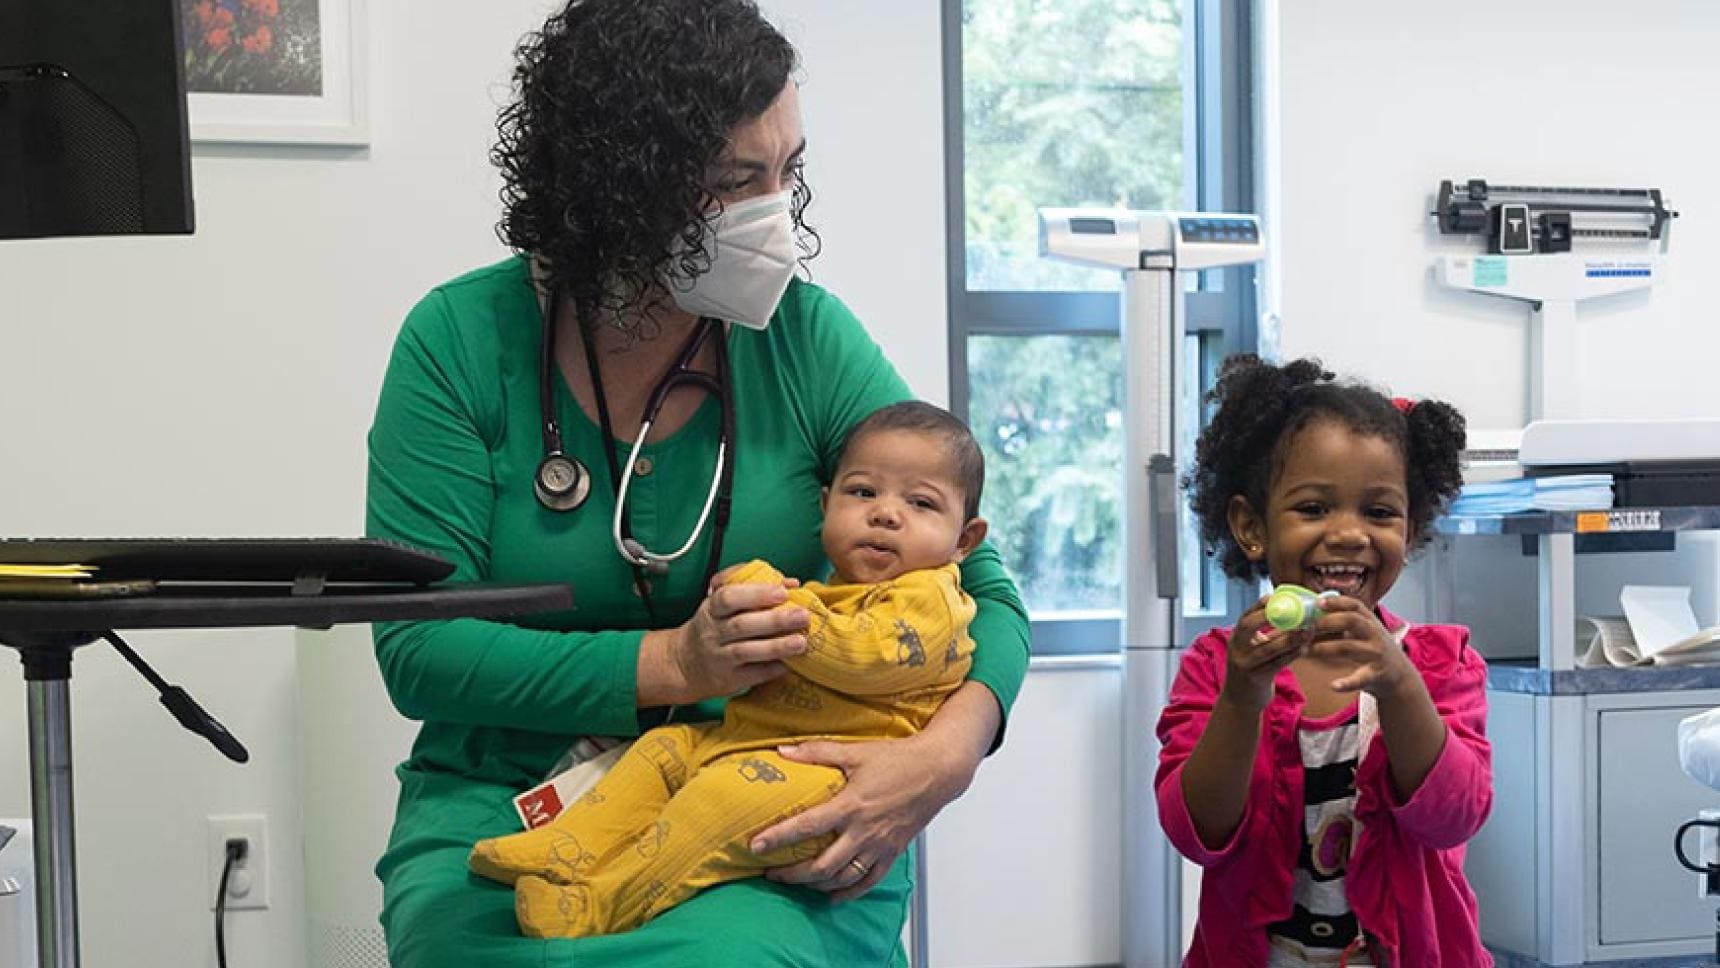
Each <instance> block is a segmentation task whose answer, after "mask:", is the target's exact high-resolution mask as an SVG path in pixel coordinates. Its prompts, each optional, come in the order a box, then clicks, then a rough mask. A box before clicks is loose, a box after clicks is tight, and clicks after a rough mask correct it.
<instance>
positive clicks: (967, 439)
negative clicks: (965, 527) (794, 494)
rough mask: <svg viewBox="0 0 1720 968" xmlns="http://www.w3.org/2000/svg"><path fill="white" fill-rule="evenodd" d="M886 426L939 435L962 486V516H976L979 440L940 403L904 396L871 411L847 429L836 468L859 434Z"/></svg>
mask: <svg viewBox="0 0 1720 968" xmlns="http://www.w3.org/2000/svg"><path fill="white" fill-rule="evenodd" d="M886 430H906V431H910V432H912V433H922V434H935V435H937V436H939V437H942V438H943V440H944V443H946V444H948V445H949V458H950V466H951V467H952V468H953V469H954V470H955V483H956V486H958V487H960V488H961V489H962V520H963V521H972V520H973V519H974V518H977V517H979V498H980V492H981V491H983V490H985V455H984V454H982V453H980V449H979V442H978V441H976V440H974V439H973V432H972V431H970V430H968V427H967V424H964V423H962V422H961V421H960V420H957V419H956V417H955V415H954V414H952V413H950V412H949V411H948V410H945V409H944V408H942V407H938V406H933V405H932V404H929V403H926V402H924V401H921V400H904V401H902V402H901V403H892V404H890V405H889V406H886V407H879V408H878V409H877V410H874V411H872V412H871V413H870V414H867V415H866V419H864V420H862V421H860V422H859V423H857V424H855V425H854V428H853V429H852V430H850V431H848V437H847V438H846V439H844V440H843V441H842V456H841V457H839V458H837V461H836V466H837V469H838V470H840V469H841V467H842V462H843V461H844V460H846V459H847V457H848V451H849V450H850V449H851V448H853V446H854V445H855V444H856V443H857V442H859V440H860V439H861V438H863V437H865V436H867V435H869V434H875V433H881V432H883V431H886Z"/></svg>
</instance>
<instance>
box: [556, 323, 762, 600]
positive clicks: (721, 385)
mask: <svg viewBox="0 0 1720 968" xmlns="http://www.w3.org/2000/svg"><path fill="white" fill-rule="evenodd" d="M549 302H550V311H549V314H548V318H547V319H546V320H545V322H544V330H543V355H542V359H541V360H539V373H538V376H539V381H538V390H539V393H538V397H539V401H538V402H539V405H540V411H541V416H542V418H543V448H544V456H543V460H542V461H540V462H539V463H538V467H537V474H536V475H535V477H534V479H533V482H532V484H533V490H534V491H535V492H536V494H537V499H538V502H539V503H540V504H542V505H543V506H544V507H545V508H548V509H549V510H551V511H571V510H573V509H575V508H577V507H579V506H580V505H582V504H584V503H585V500H586V498H588V497H590V496H591V472H590V471H589V470H588V469H587V468H586V466H585V463H584V462H583V461H581V460H580V459H579V458H578V457H574V456H570V455H569V454H568V453H567V452H566V451H565V450H564V449H563V448H562V436H561V424H560V422H559V421H558V420H557V419H556V408H555V334H556V330H557V328H558V324H559V322H560V317H561V304H562V302H563V299H562V298H561V297H560V295H559V294H552V295H551V296H550V299H549ZM579 331H580V337H581V339H582V340H583V342H584V344H585V361H586V365H587V367H589V369H590V371H591V385H592V390H593V395H594V396H595V397H596V398H597V416H598V420H599V422H600V423H601V425H602V427H603V445H604V446H603V455H604V457H605V458H606V460H607V462H608V464H609V479H610V482H611V483H612V484H613V485H614V487H615V516H614V518H613V520H612V521H611V524H610V536H611V538H612V539H613V540H614V542H615V550H616V552H617V553H618V554H620V555H621V558H622V560H623V561H626V562H627V563H628V564H629V565H631V566H632V567H633V568H634V570H635V572H636V575H635V577H636V579H637V585H638V587H639V589H640V591H641V595H642V597H643V596H644V595H645V593H646V590H647V589H648V585H647V584H646V583H645V582H644V580H643V574H644V573H645V572H650V573H653V574H659V575H660V574H664V573H666V572H667V571H668V570H669V564H670V562H673V561H675V560H676V559H678V558H681V557H683V556H684V555H686V554H687V552H689V551H691V550H693V545H695V544H697V543H698V540H699V535H701V534H703V533H704V530H705V525H706V523H707V522H709V521H711V520H712V517H713V513H714V515H715V525H714V528H713V531H712V535H711V554H710V561H709V562H708V565H707V570H706V575H705V579H706V581H707V582H708V581H709V580H710V576H711V575H714V574H716V566H717V561H718V558H719V557H720V555H721V554H722V543H723V533H724V531H725V530H726V529H727V527H728V519H729V507H730V492H731V490H732V487H733V483H734V453H733V451H734V408H733V404H732V401H731V400H730V399H729V395H728V393H727V384H728V382H729V354H728V347H727V345H726V343H725V341H724V340H723V339H722V332H723V324H722V322H721V321H719V320H717V319H714V318H712V317H709V316H705V317H701V318H700V319H699V321H698V323H697V324H696V325H695V326H694V327H693V332H692V333H691V334H690V335H689V336H688V337H687V341H686V342H685V343H684V344H682V346H681V351H680V352H679V353H678V354H676V357H675V361H674V363H673V364H671V365H670V367H669V369H668V370H667V371H666V372H664V374H663V376H662V377H661V378H659V379H658V381H657V385H656V386H655V387H653V388H652V389H651V395H650V396H649V397H648V398H647V399H646V402H645V413H644V419H643V420H642V421H641V423H640V425H639V435H638V436H637V437H635V438H634V441H633V448H632V450H631V451H630V452H629V453H628V455H627V464H626V467H625V469H623V468H622V467H619V466H617V464H616V460H615V432H614V429H613V425H612V424H611V422H610V418H609V401H608V398H607V396H606V395H605V394H604V392H603V372H602V368H601V366H600V364H599V362H598V359H597V346H596V343H595V341H594V340H593V339H592V337H591V333H590V331H589V330H587V329H586V328H585V327H584V326H583V325H582V326H580V327H579ZM713 334H716V336H717V341H716V348H717V375H716V376H712V375H711V374H709V373H705V372H703V371H701V370H695V369H693V361H694V360H696V359H698V356H699V351H700V350H701V349H702V348H703V347H704V345H705V342H706V341H707V340H709V339H710V338H711V336H712V335H713ZM685 386H693V387H697V388H699V389H701V390H704V391H705V392H706V393H709V394H711V395H712V396H713V397H715V398H716V400H717V402H718V405H719V407H720V408H721V410H722V419H721V422H720V427H719V430H718V432H717V462H716V466H715V468H714V469H713V470H712V471H711V486H710V489H709V491H708V492H707V493H706V495H705V504H704V507H703V508H702V509H701V510H700V511H699V520H698V523H697V524H695V525H693V532H692V533H691V534H689V535H688V536H687V540H686V541H685V542H684V543H683V544H682V545H681V546H680V547H679V548H677V549H675V550H674V551H671V552H666V553H663V552H655V551H652V550H650V549H648V548H646V547H645V545H644V544H643V543H642V542H640V541H639V540H637V539H636V538H634V537H633V534H632V529H631V527H630V526H629V521H628V517H627V490H628V487H629V486H631V484H632V483H633V472H634V468H635V467H636V466H637V462H638V460H639V452H640V451H641V450H643V449H644V447H645V440H646V438H647V437H648V436H650V433H651V427H652V425H653V424H655V423H656V422H657V415H658V413H659V412H660V411H661V410H662V408H663V403H664V401H666V400H668V398H669V394H671V393H673V392H674V391H675V390H677V389H679V388H681V387H685ZM647 601H649V599H648V598H647Z"/></svg>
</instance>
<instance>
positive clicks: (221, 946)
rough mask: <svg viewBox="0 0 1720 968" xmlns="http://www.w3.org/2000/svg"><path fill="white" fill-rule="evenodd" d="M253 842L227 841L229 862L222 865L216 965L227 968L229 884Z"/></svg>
mask: <svg viewBox="0 0 1720 968" xmlns="http://www.w3.org/2000/svg"><path fill="white" fill-rule="evenodd" d="M250 846H251V842H250V841H248V840H241V839H239V838H237V837H235V838H233V839H231V840H229V841H227V862H226V863H225V864H223V865H221V888H220V891H221V893H219V894H217V895H215V963H216V964H217V965H218V966H219V968H227V882H228V879H229V878H231V877H232V876H233V867H234V865H236V864H238V863H239V862H241V861H243V860H244V859H245V854H246V852H247V851H248V850H249V849H250Z"/></svg>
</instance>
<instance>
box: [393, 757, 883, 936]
mask: <svg viewBox="0 0 1720 968" xmlns="http://www.w3.org/2000/svg"><path fill="white" fill-rule="evenodd" d="M401 779H402V781H403V789H402V793H403V795H402V798H401V803H400V808H399V812H398V815H397V816H396V819H395V825H394V834H393V836H392V838H391V842H390V844H389V847H388V852H387V853H386V854H385V855H384V857H383V859H382V861H381V863H379V864H378V865H377V875H378V876H379V877H381V879H382V882H383V895H384V903H383V912H382V924H383V929H384V931H385V933H386V934H387V937H388V957H389V961H390V963H391V964H392V966H393V968H475V966H482V968H528V966H529V968H598V966H617V965H627V966H629V968H731V966H732V968H801V966H805V968H905V966H906V964H907V958H906V956H905V955H904V953H903V951H902V945H901V936H902V926H903V924H904V923H905V921H906V918H907V908H908V896H909V893H910V890H911V882H910V876H909V871H910V869H911V856H912V855H911V853H910V854H904V855H903V856H902V857H900V858H898V859H897V861H896V863H895V865H894V866H893V867H892V868H891V870H890V873H889V874H888V875H886V876H885V878H884V879H883V880H882V881H880V882H879V883H878V885H877V886H875V887H873V888H872V890H871V891H869V892H867V894H866V895H865V896H864V897H862V898H859V899H857V900H854V901H849V902H847V903H844V904H839V905H832V904H831V903H830V902H829V900H828V898H827V896H826V895H825V894H823V893H822V892H819V891H813V890H809V889H806V888H800V887H789V886H785V885H781V884H775V883H772V882H770V881H767V880H764V879H762V878H749V879H746V880H741V881H734V882H731V883H728V884H723V885H720V886H718V887H714V888H711V889H710V890H707V891H705V892H704V893H702V894H699V895H698V896H696V897H694V898H693V899H692V900H690V901H688V902H687V903H685V904H682V905H680V906H679V907H676V908H674V909H672V910H670V911H668V912H666V913H664V914H663V915H662V916H661V917H659V918H657V919H655V920H653V921H651V922H649V923H647V924H646V925H645V926H644V927H642V928H639V929H638V930H636V931H630V932H627V933H624V934H617V935H609V936H606V937H600V938H579V939H552V940H537V939H533V938H526V937H523V936H521V935H520V932H519V926H518V925H517V924H516V922H515V920H514V895H513V891H512V890H511V889H510V888H508V887H505V886H503V885H500V884H496V883H494V882H492V881H487V880H484V879H483V878H480V877H478V876H477V875H475V874H472V873H470V872H469V871H468V870H467V868H466V856H467V854H469V853H470V852H471V849H472V844H473V843H474V842H476V841H477V840H479V839H481V838H484V837H495V836H500V835H502V834H507V833H513V832H516V831H518V829H519V820H518V818H517V817H516V816H515V815H514V812H513V807H512V804H511V802H510V799H511V797H512V796H513V794H514V792H515V791H514V790H512V789H510V788H508V787H504V786H496V785H490V784H484V783H481V782H478V781H473V780H467V779H464V778H456V777H452V776H448V775H441V776H436V777H431V776H425V775H423V774H418V775H412V774H410V773H405V772H404V771H403V775H402V777H401ZM415 781H417V782H415Z"/></svg>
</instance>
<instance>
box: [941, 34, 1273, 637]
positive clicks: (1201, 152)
mask: <svg viewBox="0 0 1720 968" xmlns="http://www.w3.org/2000/svg"><path fill="white" fill-rule="evenodd" d="M963 2H964V0H940V3H941V4H942V15H943V16H942V20H943V59H944V65H943V67H944V92H943V93H944V186H945V193H944V197H945V226H946V258H945V263H946V269H947V287H946V288H947V294H948V295H947V299H948V311H949V321H950V326H949V365H950V370H949V387H950V410H951V412H952V413H954V414H956V415H957V416H958V417H961V418H962V419H963V420H966V419H968V417H969V414H968V406H969V392H968V337H970V336H1047V335H1060V336H1116V335H1118V325H1117V319H1118V315H1119V313H1120V312H1121V309H1120V302H1121V299H1122V294H1121V292H1120V291H1117V292H1056V291H1032V292H1021V291H1000V290H989V291H970V290H969V289H968V286H967V237H966V236H967V231H966V226H967V198H966V183H965V177H964V176H965V162H966V157H965V153H964V144H965V131H964V118H963V110H962V104H963V93H964V92H963V89H962V84H963V64H962V5H963ZM1182 17H1183V29H1184V38H1183V68H1182V74H1183V89H1184V92H1185V94H1184V104H1185V106H1186V108H1188V110H1185V113H1184V117H1183V131H1184V135H1183V146H1184V152H1183V165H1184V206H1185V207H1186V208H1187V209H1190V210H1199V211H1231V212H1254V211H1258V198H1257V196H1256V187H1255V162H1254V159H1255V130H1254V128H1255V110H1254V104H1255V98H1256V96H1257V91H1256V85H1255V76H1254V38H1255V32H1256V29H1257V24H1256V21H1255V15H1254V5H1253V3H1252V0H1182ZM1256 271H1257V267H1256V266H1237V267H1232V268H1228V269H1217V270H1208V271H1206V272H1202V273H1199V274H1198V276H1197V277H1196V278H1197V279H1198V281H1197V282H1196V283H1195V288H1192V289H1190V290H1189V292H1188V293H1187V297H1188V298H1187V313H1188V316H1187V320H1186V326H1185V333H1186V334H1199V335H1200V342H1201V346H1202V356H1203V359H1202V360H1200V361H1198V362H1197V363H1196V365H1197V366H1199V367H1200V368H1201V369H1202V370H1203V371H1208V372H1210V370H1211V369H1213V366H1212V365H1211V364H1215V363H1216V358H1222V356H1223V355H1226V354H1228V353H1234V352H1241V351H1243V350H1252V349H1254V348H1255V347H1256V346H1257V345H1258V339H1259V321H1258V315H1259V313H1258V302H1257V300H1258V296H1257V292H1256V286H1255V285H1254V280H1255V276H1256ZM1209 354H1215V355H1216V358H1215V359H1207V358H1206V357H1208V355H1209ZM1186 553H1187V551H1186V550H1185V554H1186ZM1211 567H1212V566H1211V564H1210V563H1209V573H1213V574H1216V573H1215V572H1211ZM1220 583H1221V587H1224V588H1225V589H1226V591H1225V593H1224V594H1223V596H1222V598H1223V604H1224V607H1223V608H1222V609H1221V610H1219V609H1215V610H1214V613H1213V614H1212V615H1210V616H1205V617H1192V616H1191V617H1186V618H1185V619H1184V621H1183V626H1184V630H1185V632H1186V633H1188V634H1191V635H1192V634H1198V632H1199V631H1201V630H1202V629H1203V627H1211V626H1213V625H1218V624H1221V623H1222V622H1223V620H1224V619H1225V617H1227V616H1231V615H1235V614H1237V613H1238V612H1240V611H1241V608H1242V604H1243V602H1244V598H1245V596H1246V595H1247V594H1249V591H1248V589H1246V588H1244V587H1243V585H1242V584H1241V583H1237V582H1222V581H1221V580H1220ZM1032 626H1033V643H1034V652H1035V654H1036V655H1091V654H1106V653H1112V652H1115V651H1117V649H1118V648H1119V647H1120V645H1121V640H1122V622H1121V620H1120V619H1104V618H1079V619H1034V620H1033V622H1032Z"/></svg>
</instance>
